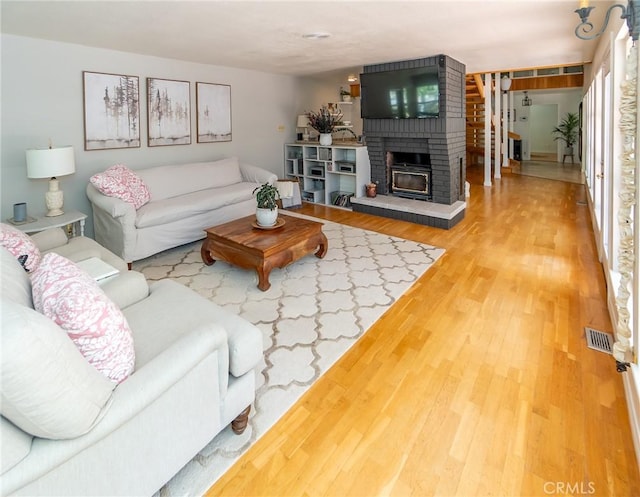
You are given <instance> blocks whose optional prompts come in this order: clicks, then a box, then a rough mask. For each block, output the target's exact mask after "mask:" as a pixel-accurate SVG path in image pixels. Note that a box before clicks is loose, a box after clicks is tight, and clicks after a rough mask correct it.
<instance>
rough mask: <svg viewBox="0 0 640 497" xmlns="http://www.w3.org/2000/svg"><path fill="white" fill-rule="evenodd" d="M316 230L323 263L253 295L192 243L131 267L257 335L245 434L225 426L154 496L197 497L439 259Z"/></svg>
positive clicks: (235, 274) (303, 264)
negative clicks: (237, 319) (189, 292)
mask: <svg viewBox="0 0 640 497" xmlns="http://www.w3.org/2000/svg"><path fill="white" fill-rule="evenodd" d="M288 214H290V213H288ZM301 217H306V216H301ZM309 219H313V218H309ZM322 222H323V223H324V226H323V231H324V233H325V234H326V236H327V239H328V241H329V250H328V252H327V254H326V256H325V257H324V259H318V258H316V257H315V256H314V255H313V254H311V255H308V256H306V257H304V258H303V259H301V260H299V261H296V262H295V263H293V264H290V265H289V266H287V267H285V268H283V269H277V268H276V269H274V270H273V271H272V272H271V276H270V282H271V288H270V289H269V290H268V291H266V292H262V291H260V290H258V288H257V287H256V285H257V281H258V280H257V276H256V273H255V271H248V270H243V269H239V268H234V267H232V266H230V265H229V264H226V263H224V262H220V261H218V262H216V263H215V264H213V265H212V266H205V265H204V264H203V262H202V259H201V258H200V246H201V242H196V243H192V244H189V245H185V246H182V247H178V248H176V249H173V250H169V251H166V252H163V253H161V254H158V255H155V256H153V257H150V258H148V259H145V260H143V261H138V262H136V263H134V264H133V269H135V270H137V271H141V272H142V273H144V274H145V276H146V277H147V279H148V280H159V279H163V278H172V279H175V280H176V281H179V282H181V283H183V284H184V285H186V286H188V287H190V288H192V289H193V290H195V291H197V292H198V293H200V294H201V295H203V296H205V297H206V298H208V299H210V300H212V301H213V302H215V303H217V304H219V305H221V306H224V307H226V308H228V309H231V310H232V311H234V312H236V313H237V314H239V315H241V316H243V317H244V318H245V319H247V320H248V321H250V322H252V323H254V324H255V325H256V326H258V327H259V328H260V329H261V330H262V332H263V335H264V362H263V363H262V364H260V365H259V366H258V368H257V369H256V384H257V391H256V401H255V403H254V406H253V408H252V414H251V416H250V420H249V426H248V427H247V429H246V431H245V432H244V433H243V434H242V435H239V436H238V435H234V434H233V432H232V431H231V429H230V428H229V427H227V428H226V429H225V430H224V431H222V432H221V433H220V434H219V435H218V436H217V437H216V438H214V439H213V440H212V441H211V443H209V445H207V446H206V447H205V448H204V449H203V450H202V451H201V452H200V453H199V454H198V455H197V456H196V457H195V458H194V459H192V460H191V461H190V462H189V463H188V464H187V465H186V466H185V467H184V468H183V469H182V470H181V471H180V472H179V473H178V474H177V475H176V476H175V477H174V478H173V479H172V480H171V481H170V482H169V483H168V484H167V485H166V486H165V487H163V489H162V490H161V491H160V493H159V494H160V496H163V497H164V496H179V495H180V496H183V495H202V494H203V493H204V492H205V491H206V490H207V489H208V488H209V487H210V486H211V485H212V484H213V483H214V482H215V481H216V480H217V479H218V478H219V477H220V476H221V475H222V474H224V472H225V471H227V469H229V468H230V467H231V465H232V464H233V463H234V462H235V461H236V460H237V459H238V458H239V457H240V456H241V455H242V454H243V453H244V452H245V451H246V450H247V449H248V448H249V447H250V446H251V445H252V444H253V443H254V442H255V441H256V440H258V439H259V438H260V437H261V436H262V435H263V434H264V433H265V432H266V431H267V430H268V429H269V428H270V427H271V426H272V425H273V424H274V423H275V422H276V421H277V420H278V419H279V418H280V417H281V416H282V415H283V414H284V413H285V412H286V411H287V410H288V409H289V408H290V407H291V406H292V405H293V404H294V403H295V402H296V400H297V399H299V398H300V397H301V396H302V394H303V393H304V392H305V391H306V390H307V389H308V388H309V387H310V386H311V385H312V384H313V383H314V382H315V381H316V380H317V379H318V378H319V377H320V376H321V375H322V374H323V373H324V372H325V371H327V370H328V369H329V368H330V367H331V365H332V364H333V363H335V362H336V361H337V360H338V358H340V356H341V355H342V354H344V353H345V352H346V351H347V350H348V349H349V348H350V347H351V346H352V345H353V344H354V343H355V342H356V340H358V338H360V337H361V336H362V335H363V334H364V333H365V332H366V331H367V330H368V329H369V327H370V326H371V325H372V324H373V323H374V322H375V321H376V320H377V319H379V318H380V317H381V316H382V314H383V313H384V312H385V311H386V310H387V309H389V307H391V305H393V303H394V302H395V301H396V300H397V299H398V297H400V296H401V295H402V294H403V293H404V292H405V291H406V290H408V289H409V287H410V286H411V285H412V284H413V283H414V282H415V281H416V280H417V279H418V278H419V277H420V276H421V275H422V274H424V273H425V272H426V271H427V270H428V269H429V268H430V267H431V266H432V265H433V263H434V262H435V261H436V260H437V259H438V258H439V257H440V256H441V255H442V254H443V253H444V249H440V248H436V247H432V246H430V245H425V244H421V243H416V242H412V241H408V240H403V239H400V238H394V237H391V236H387V235H382V234H379V233H374V232H371V231H365V230H361V229H357V228H352V227H349V226H345V225H341V224H337V223H333V222H329V221H322Z"/></svg>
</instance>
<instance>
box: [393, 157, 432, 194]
mask: <svg viewBox="0 0 640 497" xmlns="http://www.w3.org/2000/svg"><path fill="white" fill-rule="evenodd" d="M391 194H392V195H396V196H398V197H406V198H413V199H418V200H431V171H430V169H429V168H426V167H421V166H419V167H415V166H404V165H393V166H391Z"/></svg>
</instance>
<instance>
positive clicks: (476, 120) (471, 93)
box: [465, 74, 520, 172]
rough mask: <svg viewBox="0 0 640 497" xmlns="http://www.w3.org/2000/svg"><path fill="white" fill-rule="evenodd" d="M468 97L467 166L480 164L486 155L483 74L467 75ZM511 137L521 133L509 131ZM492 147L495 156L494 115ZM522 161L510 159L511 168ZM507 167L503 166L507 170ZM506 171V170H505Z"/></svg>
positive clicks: (516, 136)
mask: <svg viewBox="0 0 640 497" xmlns="http://www.w3.org/2000/svg"><path fill="white" fill-rule="evenodd" d="M465 87H466V97H467V166H473V165H478V164H480V159H482V158H483V157H484V149H485V139H484V113H485V109H484V84H483V81H482V75H480V74H467V75H466V77H465ZM509 138H512V139H514V140H519V139H520V135H518V134H516V133H513V132H511V131H509ZM489 146H490V147H491V153H490V156H491V158H492V159H493V157H494V147H495V146H496V140H495V126H494V122H493V116H491V143H490V144H489ZM519 165H520V162H518V161H516V160H514V159H509V168H508V169H509V170H510V169H511V167H514V166H519ZM505 169H507V168H502V171H505ZM505 172H506V171H505Z"/></svg>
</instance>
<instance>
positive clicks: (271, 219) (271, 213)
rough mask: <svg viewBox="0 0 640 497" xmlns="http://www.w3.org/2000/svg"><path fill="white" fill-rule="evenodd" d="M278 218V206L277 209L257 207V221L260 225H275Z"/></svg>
mask: <svg viewBox="0 0 640 497" xmlns="http://www.w3.org/2000/svg"><path fill="white" fill-rule="evenodd" d="M277 220H278V208H277V207H276V208H275V209H263V208H261V207H257V208H256V223H258V226H264V227H265V228H268V227H269V226H274V225H275V224H276V221H277Z"/></svg>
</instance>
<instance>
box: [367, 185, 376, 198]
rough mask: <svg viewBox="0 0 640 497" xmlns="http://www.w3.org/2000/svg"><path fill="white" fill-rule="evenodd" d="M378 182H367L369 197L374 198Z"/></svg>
mask: <svg viewBox="0 0 640 497" xmlns="http://www.w3.org/2000/svg"><path fill="white" fill-rule="evenodd" d="M376 186H377V185H376V184H375V183H367V185H366V186H365V187H366V189H367V190H366V195H367V197H370V198H373V197H375V196H376Z"/></svg>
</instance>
